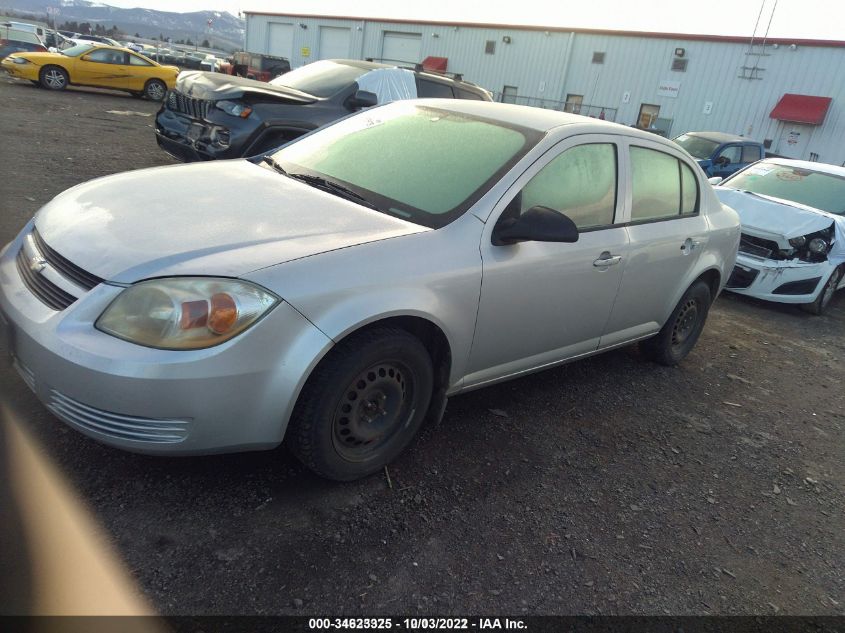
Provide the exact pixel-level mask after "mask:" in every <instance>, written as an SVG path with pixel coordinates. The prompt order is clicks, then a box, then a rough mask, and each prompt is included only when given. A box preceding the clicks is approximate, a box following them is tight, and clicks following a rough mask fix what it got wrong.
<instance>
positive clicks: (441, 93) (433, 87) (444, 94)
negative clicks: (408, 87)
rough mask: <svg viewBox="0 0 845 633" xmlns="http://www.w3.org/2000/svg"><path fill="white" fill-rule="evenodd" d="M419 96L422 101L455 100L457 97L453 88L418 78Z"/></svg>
mask: <svg viewBox="0 0 845 633" xmlns="http://www.w3.org/2000/svg"><path fill="white" fill-rule="evenodd" d="M417 96H418V97H419V98H420V99H425V98H430V99H453V98H454V96H455V95H454V94H452V87H451V86H448V85H446V84H441V83H440V82H437V81H429V80H428V79H422V78H420V77H417Z"/></svg>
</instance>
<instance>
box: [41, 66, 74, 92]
mask: <svg viewBox="0 0 845 633" xmlns="http://www.w3.org/2000/svg"><path fill="white" fill-rule="evenodd" d="M38 77H39V79H40V83H41V85H42V86H44V87H45V88H47V89H48V90H64V89H65V88H67V85H68V83H69V81H68V76H67V72H65V69H64V68H59V67H58V66H45V67H44V68H42V69H41V74H40V75H39V76H38Z"/></svg>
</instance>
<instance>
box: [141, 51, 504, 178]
mask: <svg viewBox="0 0 845 633" xmlns="http://www.w3.org/2000/svg"><path fill="white" fill-rule="evenodd" d="M417 97H419V98H426V97H433V98H450V99H455V98H457V99H475V100H479V101H491V100H492V99H491V97H490V94H489V93H488V92H487V91H486V90H484V89H483V88H479V87H478V86H476V85H475V84H473V83H470V82H467V81H463V80H462V79H460V77H459V76H454V77H450V76H446V75H441V74H438V73H430V72H425V71H422V70H419V69H410V68H398V67H397V66H391V65H389V64H381V63H376V62H365V61H355V60H337V59H336V60H323V61H319V62H314V63H312V64H308V65H307V66H303V67H302V68H298V69H296V70H294V71H291V72H289V73H286V74H284V75H282V76H280V77H277V78H275V79H273V80H272V81H271V82H269V83H264V82H260V81H253V80H251V79H244V78H241V77H235V76H231V75H224V74H221V73H212V72H183V73H182V74H180V75H179V79H178V80H177V82H176V89H175V90H171V91H170V92H168V93H167V96H166V97H165V99H164V101H163V103H162V107H161V110H159V112H158V115H157V116H156V126H155V127H156V140H157V141H158V144H159V146H160V147H161V148H162V149H164V150H165V151H166V152H168V153H169V154H171V155H172V156H174V157H176V158H177V159H179V160H184V161H196V160H213V159H215V158H239V157H244V156H254V155H256V154H261V153H263V152H266V151H268V150H270V149H273V148H274V147H278V146H279V145H282V144H284V143H286V142H288V141H290V140H291V139H294V138H296V137H298V136H301V135H303V134H306V133H307V132H310V131H311V130H315V129H317V128H318V127H321V126H323V125H326V124H327V123H331V122H332V121H336V120H337V119H339V118H341V117H343V116H346V115H347V114H349V113H351V112H354V111H356V110H359V109H361V108H364V107H368V106H373V105H376V104H377V103H382V102H385V101H392V100H397V99H413V98H417Z"/></svg>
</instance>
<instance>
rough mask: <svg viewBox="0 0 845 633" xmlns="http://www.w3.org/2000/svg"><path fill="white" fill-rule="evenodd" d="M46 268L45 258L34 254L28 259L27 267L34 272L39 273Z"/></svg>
mask: <svg viewBox="0 0 845 633" xmlns="http://www.w3.org/2000/svg"><path fill="white" fill-rule="evenodd" d="M45 268H47V260H46V259H44V258H43V257H39V256H38V255H35V256H34V257H32V258H31V259H30V260H29V269H30V270H31V271H32V272H34V273H40V272H41V271H42V270H44V269H45Z"/></svg>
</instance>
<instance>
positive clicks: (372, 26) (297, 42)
mask: <svg viewBox="0 0 845 633" xmlns="http://www.w3.org/2000/svg"><path fill="white" fill-rule="evenodd" d="M246 17H247V19H246V49H247V50H249V51H252V52H269V51H268V50H267V44H268V27H267V25H268V23H270V22H278V23H287V24H292V25H293V26H294V28H293V58H292V59H291V60H290V61H291V65H292V66H293V67H294V68H296V67H298V66H301V65H303V64H306V63H308V62H309V61H314V60H316V59H320V51H319V27H320V26H344V27H348V28H350V29H351V34H352V36H351V42H350V51H349V56H350V57H351V58H356V59H363V58H365V57H373V58H380V57H382V43H383V39H384V33H385V32H404V33H418V34H420V36H421V42H422V57H428V56H438V57H446V58H448V59H449V71H451V72H459V73H463V75H464V77H465V78H466V79H468V80H469V81H473V82H475V83H477V84H480V85H481V86H484V87H485V88H487V89H488V90H490V91H491V92H494V93H499V92H501V91H502V90H503V87H504V86H513V87H516V88H517V94H518V95H519V97H530V98H533V99H543V100H548V101H564V100H565V99H566V97H567V95H568V94H575V95H582V96H583V102H584V103H585V104H592V105H595V106H600V107H606V108H608V109H613V110H615V120H616V121H617V122H619V123H623V124H627V125H631V124H635V123H636V122H637V117H638V114H639V110H640V105H641V104H643V103H648V104H654V105H658V106H660V114H659V116H660V118H661V120H663V121H661V123H662V124H663V125H664V126H666V125H669V124H670V123H671V129H669V130H667V131H668V133H669V134H670V135H671V136H677V135H678V134H681V133H682V132H685V131H688V130H717V131H723V132H732V133H736V134H742V135H744V136H748V137H752V138H755V139H758V140H764V139H770V140H771V141H772V145H771V151H773V152H776V153H781V154H784V155H793V156H795V157H796V158H799V157H800V158H805V159H807V158H810V153H811V152H812V153H813V154H815V155H818V160H820V161H822V162H828V163H834V164H837V165H841V164H845V116H844V115H843V110H845V48H838V47H824V46H805V45H799V46H797V47H795V48H794V49H793V48H792V47H790V46H789V45H784V44H780V45H779V46H777V47H774V46H771V45H768V46H766V48H765V55H763V56H762V57H760V58H759V60H758V58H756V57H752V58H747V56H746V53H747V52H748V51H749V45H748V44H746V43H733V42H725V41H701V40H695V39H683V38H680V39H668V38H662V39H661V38H658V37H642V36H626V35H608V34H592V33H580V32H579V33H570V32H560V31H541V30H522V29H512V30H511V29H507V28H498V27H496V28H485V27H480V26H465V25H457V26H449V25H443V24H423V23H418V24H407V23H395V22H379V21H376V20H348V19H337V18H315V17H297V16H289V17H285V16H274V15H264V14H247V16H246ZM506 39H509V40H510V41H509V43H506V42H505V40H506ZM488 41H489V42H494V43H495V44H494V46H495V51H494V52H493V53H492V54H487V53H485V46H486V43H487V42H488ZM676 48H683V49H684V50H685V52H684V57H683V58H684V59H686V60H687V67H686V71H685V72H677V71H672V70H671V66H672V61H673V60H674V59H675V54H674V52H675V49H676ZM755 50H756V51H757V52H760V51H762V49H761V47H760V46H756V47H755ZM595 52H603V53H604V54H605V55H604V63H603V64H596V63H593V62H592V60H593V53H595ZM407 61H409V62H413V61H421V60H407ZM755 62H756V63H757V65H758V66H759V68H761V69H764V70H761V71H759V72H758V74H759V76H760V77H762V78H761V79H742V78H740V77H739V75H740V74H742V70H741V67H742V66H746V65H747V66H754V65H755ZM667 82H668V85H669V86H671V87H672V88H673V89H674V88H677V91H676V95H677V96H676V97H670V96H665V93H666V90H664V91H663V93H661V92H660V91H659V90H658V88H659V86H660V85H661V83H663V84H666V83H667ZM784 93H797V94H806V95H815V96H823V97H831V98H832V99H833V102H832V104H831V106H830V110H829V111H828V113H827V117H826V119H825V121H824V123H823V124H822V125H821V126H815V127H802V128H800V129H801V130H802V132H803V133H804V135H805V136H806V135H809V136H810V140H809V142H808V143H806V144H804V143H802V144H800V145H795V146H788V145H787V144H786V141H785V140H783V139H784V138H785V135H786V134H787V133H788V132H789V129H790V127H791V126H790V124H788V123H781V122H779V121H776V120H773V119H770V118H769V113H770V112H771V111H772V109H773V108H774V107H775V104H777V102H778V100H779V99H780V98H781V96H783V94H784ZM706 104H710V111H709V114H706V113H705V105H706ZM609 111H610V110H609ZM796 154H800V156H798V155H796ZM814 158H815V156H814Z"/></svg>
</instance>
